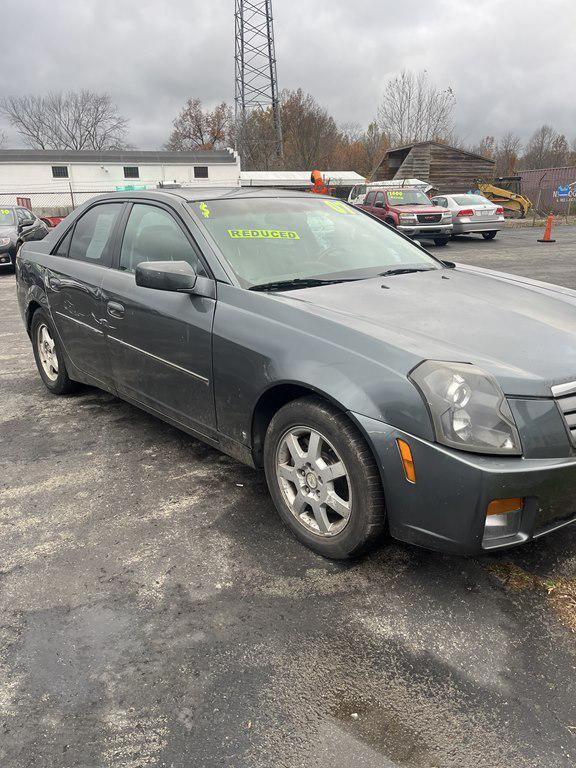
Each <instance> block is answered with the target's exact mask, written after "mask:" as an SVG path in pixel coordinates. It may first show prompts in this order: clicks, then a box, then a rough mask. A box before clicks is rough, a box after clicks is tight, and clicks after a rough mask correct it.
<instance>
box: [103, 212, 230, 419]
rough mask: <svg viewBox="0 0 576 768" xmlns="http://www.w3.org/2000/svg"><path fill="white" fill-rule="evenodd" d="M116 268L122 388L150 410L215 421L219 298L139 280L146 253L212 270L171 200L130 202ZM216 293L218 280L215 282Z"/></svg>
mask: <svg viewBox="0 0 576 768" xmlns="http://www.w3.org/2000/svg"><path fill="white" fill-rule="evenodd" d="M125 222H126V223H125V228H124V233H123V237H122V239H121V241H119V248H118V251H119V253H118V255H117V259H116V263H115V267H116V268H115V269H112V270H109V272H108V273H107V274H106V275H105V277H104V282H103V284H102V290H103V299H104V302H105V311H106V313H107V315H106V322H107V342H108V349H109V356H110V361H111V365H112V373H113V376H114V383H115V387H116V390H117V391H118V393H119V394H120V395H123V396H125V397H127V398H128V399H132V400H134V401H136V402H138V403H141V404H142V405H144V406H145V407H147V408H148V409H151V410H152V411H155V412H159V413H161V414H163V415H165V416H167V417H168V418H170V419H172V420H174V421H176V422H178V423H180V424H183V425H185V426H188V427H190V428H192V429H194V430H196V431H199V432H202V433H206V432H207V431H208V433H209V431H210V430H211V429H213V428H215V409H214V394H213V381H212V322H213V318H214V311H215V307H216V301H215V298H207V297H205V296H193V295H189V294H185V293H175V292H171V291H161V290H154V289H151V288H143V287H141V286H138V285H136V280H135V275H134V272H135V270H136V267H137V266H138V264H140V263H142V262H144V261H164V260H167V261H187V262H188V263H189V264H191V265H192V266H193V267H194V269H195V270H196V272H197V273H198V274H199V275H201V276H203V277H204V279H207V275H208V271H207V268H206V266H205V264H204V263H203V260H202V256H201V254H200V251H199V249H198V247H197V246H196V244H195V242H194V240H193V238H192V237H191V235H190V232H189V231H188V230H187V228H186V226H185V225H184V223H183V221H182V220H181V219H180V217H179V216H178V215H177V214H176V213H175V212H174V210H173V209H171V208H170V207H169V206H166V205H163V204H160V203H155V202H150V201H141V202H140V201H139V202H135V203H133V204H132V205H131V206H130V209H129V211H127V213H126V216H125ZM214 296H215V284H214Z"/></svg>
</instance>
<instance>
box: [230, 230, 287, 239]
mask: <svg viewBox="0 0 576 768" xmlns="http://www.w3.org/2000/svg"><path fill="white" fill-rule="evenodd" d="M228 234H229V235H230V237H233V238H241V239H243V240H300V235H299V234H298V233H297V232H291V231H289V230H287V229H229V230H228Z"/></svg>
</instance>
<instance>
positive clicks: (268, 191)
mask: <svg viewBox="0 0 576 768" xmlns="http://www.w3.org/2000/svg"><path fill="white" fill-rule="evenodd" d="M102 197H106V198H107V199H114V198H118V199H120V198H123V199H126V198H130V199H131V200H132V199H135V200H138V199H155V200H159V199H162V198H164V199H166V198H167V197H168V198H178V199H179V200H185V201H186V202H195V201H198V200H237V199H240V200H245V199H250V198H257V197H265V198H276V197H303V198H307V199H310V192H299V191H295V190H288V189H276V188H270V187H180V188H175V189H148V190H142V191H133V192H131V191H126V192H123V191H118V192H114V193H108V194H106V195H103V196H102ZM314 197H328V196H327V195H314ZM333 199H338V198H333Z"/></svg>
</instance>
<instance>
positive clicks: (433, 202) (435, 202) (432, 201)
mask: <svg viewBox="0 0 576 768" xmlns="http://www.w3.org/2000/svg"><path fill="white" fill-rule="evenodd" d="M430 202H431V203H432V205H438V200H431V201H430Z"/></svg>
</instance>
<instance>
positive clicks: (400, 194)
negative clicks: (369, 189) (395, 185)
mask: <svg viewBox="0 0 576 768" xmlns="http://www.w3.org/2000/svg"><path fill="white" fill-rule="evenodd" d="M388 197H395V198H398V199H400V200H402V198H403V197H404V192H402V191H401V190H399V189H392V190H390V192H388Z"/></svg>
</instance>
